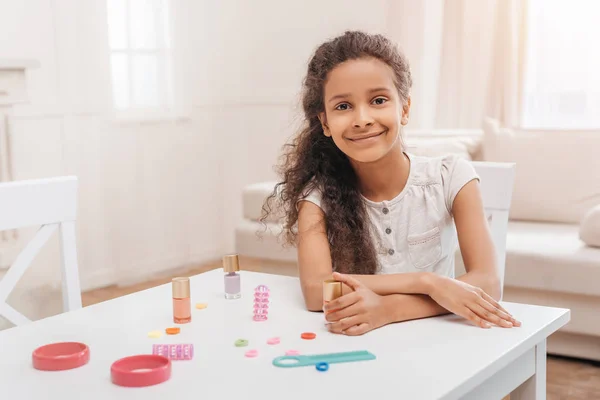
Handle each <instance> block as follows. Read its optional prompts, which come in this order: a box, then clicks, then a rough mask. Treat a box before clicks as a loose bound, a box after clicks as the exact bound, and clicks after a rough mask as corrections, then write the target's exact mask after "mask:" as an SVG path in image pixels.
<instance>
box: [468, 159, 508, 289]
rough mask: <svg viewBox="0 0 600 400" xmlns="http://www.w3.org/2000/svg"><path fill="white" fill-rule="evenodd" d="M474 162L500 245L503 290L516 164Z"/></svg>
mask: <svg viewBox="0 0 600 400" xmlns="http://www.w3.org/2000/svg"><path fill="white" fill-rule="evenodd" d="M472 164H473V167H474V168H475V171H476V172H477V174H478V175H479V177H480V178H481V185H480V186H481V195H482V198H483V207H484V209H485V213H486V216H487V219H488V222H489V224H490V231H491V235H492V240H493V241H494V247H495V248H496V265H497V266H498V268H499V270H500V271H499V272H500V282H501V288H502V289H501V290H502V292H501V293H504V271H505V269H506V236H507V233H508V212H509V209H510V203H511V200H512V193H513V185H514V181H515V167H516V165H515V164H513V163H496V162H483V161H473V162H472Z"/></svg>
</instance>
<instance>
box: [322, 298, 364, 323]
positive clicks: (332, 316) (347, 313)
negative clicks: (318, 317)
mask: <svg viewBox="0 0 600 400" xmlns="http://www.w3.org/2000/svg"><path fill="white" fill-rule="evenodd" d="M361 309H362V307H361V305H360V303H358V302H357V303H354V304H352V305H350V306H348V307H346V308H342V309H341V310H340V309H338V310H335V311H332V312H329V313H326V314H325V319H326V320H327V321H329V322H336V321H339V320H341V319H342V318H348V317H352V316H354V315H358V314H360V311H361Z"/></svg>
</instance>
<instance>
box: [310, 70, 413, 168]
mask: <svg viewBox="0 0 600 400" xmlns="http://www.w3.org/2000/svg"><path fill="white" fill-rule="evenodd" d="M323 100H324V105H325V111H324V112H322V113H321V114H320V115H319V119H320V120H321V124H322V125H323V132H324V133H325V135H326V136H329V137H331V138H332V139H333V141H334V143H335V144H336V146H337V147H338V148H339V149H340V150H341V151H342V152H344V154H346V156H348V157H349V158H350V159H351V160H354V161H357V162H374V161H377V160H379V159H381V158H383V157H384V156H385V155H386V154H388V153H389V151H390V150H391V149H392V148H393V147H394V146H395V145H397V144H398V143H397V142H398V140H399V136H400V126H401V125H406V124H407V123H408V111H409V108H410V99H408V100H407V102H406V104H403V101H402V99H401V98H400V96H399V94H398V90H397V88H396V85H395V84H394V72H393V70H392V69H391V68H390V67H389V66H388V65H387V64H386V63H384V62H382V61H380V60H378V59H375V58H360V59H356V60H349V61H346V62H344V63H342V64H340V65H338V66H336V67H335V68H334V69H333V70H331V72H330V73H329V74H328V76H327V81H326V82H325V88H324V99H323Z"/></svg>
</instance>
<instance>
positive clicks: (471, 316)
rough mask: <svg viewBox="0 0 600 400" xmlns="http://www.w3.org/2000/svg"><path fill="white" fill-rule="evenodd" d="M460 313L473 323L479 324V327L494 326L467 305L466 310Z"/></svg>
mask: <svg viewBox="0 0 600 400" xmlns="http://www.w3.org/2000/svg"><path fill="white" fill-rule="evenodd" d="M459 315H460V316H462V317H464V318H466V319H468V320H469V321H471V322H472V323H473V324H475V326H479V327H482V328H485V329H488V328H491V327H492V325H490V323H489V322H486V321H484V320H483V319H481V318H480V317H479V316H478V315H477V314H475V313H474V312H473V311H471V310H470V309H469V308H466V307H465V310H464V311H463V312H462V313H461V314H459Z"/></svg>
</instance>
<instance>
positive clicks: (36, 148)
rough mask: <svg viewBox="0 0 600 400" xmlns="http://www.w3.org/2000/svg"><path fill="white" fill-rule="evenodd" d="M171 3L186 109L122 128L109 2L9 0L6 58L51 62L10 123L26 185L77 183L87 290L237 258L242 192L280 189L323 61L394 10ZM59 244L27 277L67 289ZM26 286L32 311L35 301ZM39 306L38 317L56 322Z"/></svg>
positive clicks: (2, 7)
mask: <svg viewBox="0 0 600 400" xmlns="http://www.w3.org/2000/svg"><path fill="white" fill-rule="evenodd" d="M173 3H174V4H175V7H174V20H175V23H174V26H175V27H176V28H175V33H174V34H175V42H176V58H177V60H176V61H177V65H178V69H177V70H176V71H177V80H178V82H180V83H181V86H180V88H181V89H182V91H181V93H179V94H180V95H181V99H182V100H183V101H184V105H185V106H186V107H185V109H186V110H187V111H188V112H187V114H186V115H185V117H184V118H180V119H176V120H166V121H155V122H147V123H144V124H139V123H127V124H124V123H119V122H116V121H114V120H113V119H112V117H111V108H110V99H111V94H110V76H109V70H108V60H107V59H106V57H105V53H104V51H103V49H104V48H105V47H106V46H107V44H106V42H107V39H106V31H105V29H106V26H105V10H104V1H103V0H89V1H85V2H82V1H78V0H61V1H53V0H20V1H18V2H15V1H10V0H0V37H3V38H10V39H11V40H2V41H0V54H1V55H2V56H3V57H7V58H33V59H37V60H39V61H40V62H41V68H39V69H37V70H33V71H32V72H31V73H30V75H29V83H30V86H29V87H30V95H31V96H30V98H31V104H30V105H23V106H18V107H16V108H15V110H14V115H13V118H12V119H11V132H10V135H11V142H12V152H13V171H14V178H15V179H29V178H40V177H48V176H56V175H64V174H75V175H77V176H78V177H79V179H80V203H79V221H78V236H77V239H78V250H79V263H80V270H81V279H82V285H83V288H84V289H89V288H93V287H97V286H101V285H105V284H111V283H115V282H116V281H117V279H120V280H121V281H122V282H125V283H127V282H131V281H133V280H144V279H146V278H147V277H148V276H149V275H151V274H152V273H155V272H160V271H165V270H168V269H173V268H177V267H180V266H182V265H186V264H192V263H199V262H205V261H207V260H212V259H218V258H220V256H221V255H222V254H224V253H225V252H229V251H233V250H234V227H235V225H236V223H237V221H238V220H239V219H240V218H241V196H240V195H241V190H242V188H243V186H244V185H246V184H249V183H253V182H257V181H262V180H267V179H274V178H275V173H274V171H273V166H274V164H275V162H276V160H277V157H278V155H279V152H280V149H281V146H282V145H283V144H284V143H285V141H286V140H287V139H289V137H290V136H291V135H292V134H293V133H294V132H295V127H296V126H297V125H298V123H299V119H298V115H299V114H298V113H297V106H298V100H299V97H298V96H299V89H300V84H301V80H302V77H303V75H304V71H305V68H306V64H307V61H308V58H309V56H310V54H311V52H312V51H313V50H314V49H315V48H316V46H317V45H318V44H319V43H320V42H322V41H323V40H326V39H328V38H330V37H332V36H334V35H337V34H339V33H342V32H343V31H344V30H346V29H364V30H368V31H371V32H385V30H386V22H387V11H388V8H389V7H388V0H368V1H367V0H364V1H363V0H355V1H349V0H346V1H341V0H331V1H327V2H322V1H318V0H310V1H303V2H291V1H290V2H288V1H284V2H282V1H277V0H260V1H258V0H257V1H252V2H247V1H243V0H235V1H224V2H213V1H208V0H204V1H196V0H178V1H176V2H173ZM29 234H31V231H24V232H22V233H21V238H22V241H23V240H24V239H26V238H27V237H28V235H29ZM21 243H22V242H21ZM49 247H50V248H49V249H47V250H45V253H42V254H40V257H39V258H38V260H36V263H35V264H34V266H33V268H32V271H33V272H32V273H30V275H29V276H27V277H26V279H33V280H36V281H38V282H36V285H37V284H46V285H50V286H47V287H51V288H53V289H52V290H55V289H56V288H58V279H59V277H58V275H57V270H58V269H57V260H58V253H57V248H56V246H55V243H50V246H49ZM42 278H43V279H42ZM23 288H24V289H23V291H22V293H21V295H22V296H23V298H22V301H21V302H22V303H23V302H27V299H29V300H31V293H30V292H28V291H27V285H24V286H23ZM49 290H50V289H49ZM27 296H30V297H27ZM36 296H37V297H36V299H38V300H39V298H40V297H44V295H43V294H40V292H39V291H38V292H37V294H36ZM16 297H17V298H16V299H15V303H14V304H15V305H16V304H17V303H19V298H18V297H19V296H16ZM46 303H48V301H46ZM56 304H58V303H56ZM28 306H29V307H28V308H29V309H30V314H29V315H30V316H32V317H34V318H35V317H37V316H39V314H40V313H41V314H43V315H47V314H48V313H49V312H51V311H49V310H47V309H45V310H44V311H43V312H42V311H40V308H39V307H38V308H35V307H33V306H32V305H31V304H28ZM46 308H48V307H46ZM52 312H56V310H53V311H52Z"/></svg>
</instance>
